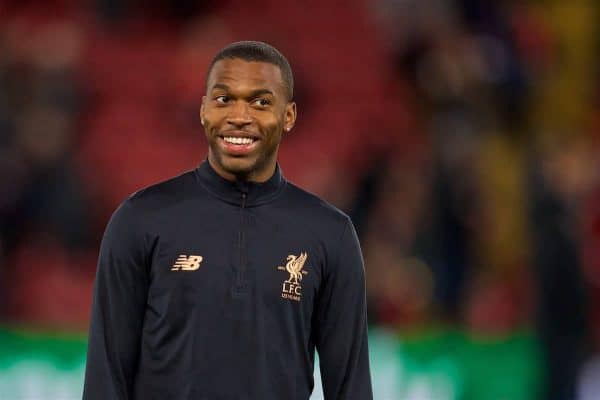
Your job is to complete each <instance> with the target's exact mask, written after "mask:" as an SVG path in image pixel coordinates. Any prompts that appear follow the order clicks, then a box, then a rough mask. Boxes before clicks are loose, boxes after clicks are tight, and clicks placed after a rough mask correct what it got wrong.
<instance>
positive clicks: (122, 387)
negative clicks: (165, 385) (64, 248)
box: [83, 200, 148, 400]
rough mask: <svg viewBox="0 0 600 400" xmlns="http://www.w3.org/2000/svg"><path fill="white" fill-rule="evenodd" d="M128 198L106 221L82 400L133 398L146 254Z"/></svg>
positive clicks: (143, 306) (136, 219)
mask: <svg viewBox="0 0 600 400" xmlns="http://www.w3.org/2000/svg"><path fill="white" fill-rule="evenodd" d="M130 201H131V200H128V201H126V202H125V203H124V204H123V205H121V207H119V208H118V209H117V211H116V212H115V213H114V215H113V216H112V218H111V220H110V221H109V223H108V226H107V228H106V231H105V233H104V237H103V239H102V245H101V247H100V256H99V260H98V269H97V272H96V281H95V285H94V297H93V304H92V317H91V322H90V330H89V343H88V355H87V364H86V371H85V383H84V391H83V400H96V399H98V400H100V399H101V400H129V399H132V390H133V379H134V376H135V372H136V368H137V362H138V357H139V349H140V336H141V331H142V324H143V318H144V310H145V305H146V299H147V288H148V277H147V268H146V263H147V252H146V247H147V246H145V244H144V233H143V232H141V230H140V228H139V223H138V220H139V219H138V218H137V216H136V215H135V210H134V208H133V207H132V206H131V205H130Z"/></svg>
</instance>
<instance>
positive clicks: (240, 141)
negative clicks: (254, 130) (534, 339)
mask: <svg viewBox="0 0 600 400" xmlns="http://www.w3.org/2000/svg"><path fill="white" fill-rule="evenodd" d="M223 140H224V141H225V142H227V143H231V144H237V145H248V144H252V143H254V142H255V141H256V139H254V138H251V137H235V136H223Z"/></svg>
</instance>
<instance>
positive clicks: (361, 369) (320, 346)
mask: <svg viewBox="0 0 600 400" xmlns="http://www.w3.org/2000/svg"><path fill="white" fill-rule="evenodd" d="M337 244H338V246H339V247H338V251H337V252H336V254H335V255H334V257H333V258H334V260H333V262H332V264H331V265H328V266H327V268H326V269H325V274H324V282H323V287H322V288H321V290H320V293H319V300H318V303H317V307H318V308H317V310H316V321H315V322H316V326H315V333H316V334H315V344H316V347H317V351H318V353H319V362H320V368H321V378H322V381H323V392H324V394H325V399H326V400H354V399H356V400H371V399H373V394H372V387H371V374H370V368H369V351H368V343H367V310H366V309H367V306H366V298H365V272H364V264H363V258H362V254H361V250H360V245H359V243H358V238H357V236H356V231H355V230H354V226H353V225H352V223H351V222H350V220H348V221H347V224H346V227H345V230H344V233H343V234H342V236H341V238H340V241H339V242H338V243H337Z"/></svg>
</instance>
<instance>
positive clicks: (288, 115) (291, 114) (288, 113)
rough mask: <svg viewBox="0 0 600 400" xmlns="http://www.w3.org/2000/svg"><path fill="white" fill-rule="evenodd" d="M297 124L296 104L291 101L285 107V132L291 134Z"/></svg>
mask: <svg viewBox="0 0 600 400" xmlns="http://www.w3.org/2000/svg"><path fill="white" fill-rule="evenodd" d="M295 124H296V103H295V102H293V101H290V102H289V103H287V104H286V106H285V116H284V121H283V130H284V131H285V132H289V131H291V130H292V128H293V127H294V125H295Z"/></svg>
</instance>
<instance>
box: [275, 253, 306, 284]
mask: <svg viewBox="0 0 600 400" xmlns="http://www.w3.org/2000/svg"><path fill="white" fill-rule="evenodd" d="M307 258H308V254H306V253H300V255H299V256H295V255H293V254H290V255H289V256H287V263H286V264H285V267H277V269H278V270H281V271H284V270H285V271H287V272H288V273H289V274H290V277H289V278H288V279H286V281H285V282H286V283H293V284H295V285H299V284H300V281H302V274H305V275H306V274H308V272H306V271H303V270H302V268H304V263H305V262H306V259H307Z"/></svg>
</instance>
